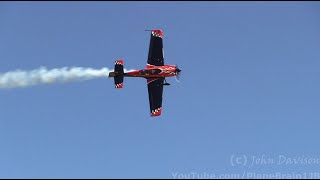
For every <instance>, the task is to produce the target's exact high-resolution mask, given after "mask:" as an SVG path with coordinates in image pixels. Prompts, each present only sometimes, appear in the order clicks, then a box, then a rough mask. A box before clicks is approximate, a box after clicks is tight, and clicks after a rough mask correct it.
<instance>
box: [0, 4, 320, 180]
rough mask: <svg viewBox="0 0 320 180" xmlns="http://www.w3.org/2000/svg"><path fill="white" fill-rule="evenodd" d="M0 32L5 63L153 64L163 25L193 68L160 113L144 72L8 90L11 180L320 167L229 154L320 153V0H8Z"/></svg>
mask: <svg viewBox="0 0 320 180" xmlns="http://www.w3.org/2000/svg"><path fill="white" fill-rule="evenodd" d="M0 27H1V28H0V72H7V71H11V70H16V69H23V70H32V69H36V68H38V67H40V66H46V67H47V68H59V67H64V66H80V67H92V68H101V67H108V68H113V64H114V60H116V59H118V58H122V59H124V61H125V67H126V68H128V69H139V68H144V67H145V64H146V60H147V55H148V46H149V40H150V39H149V38H150V34H149V32H145V31H144V30H145V29H158V28H160V29H162V30H163V31H164V52H165V63H167V64H178V65H179V66H180V68H181V69H182V71H183V72H182V75H181V83H177V82H176V81H175V79H174V78H169V79H168V82H170V83H171V84H172V85H171V86H169V87H165V90H164V101H163V113H162V116H161V117H158V118H151V117H149V105H148V103H149V102H148V94H147V88H146V81H145V80H144V79H125V82H124V88H123V89H121V90H118V89H114V85H113V80H112V79H104V78H100V79H94V80H88V81H83V82H72V83H66V84H52V85H39V86H33V87H28V88H18V89H10V90H8V89H2V90H0V177H1V178H129V177H131V178H148V177H155V178H173V175H172V173H175V172H178V173H190V172H198V173H201V172H206V173H218V174H219V173H242V172H244V171H248V170H250V171H253V172H267V173H274V172H281V173H290V172H297V173H299V172H314V171H318V172H319V166H320V164H311V165H310V164H309V165H301V164H298V165H286V166H284V165H282V166H280V165H261V166H255V167H252V168H251V169H248V168H247V167H243V166H241V165H238V166H232V165H231V162H230V161H231V160H230V159H231V157H232V155H235V156H242V155H245V156H246V157H251V156H261V155H266V156H270V157H272V158H273V157H279V155H284V156H286V157H301V156H305V157H310V158H319V159H320V154H319V152H320V145H319V143H318V142H319V139H318V138H319V135H320V133H319V125H320V122H319V119H320V111H319V107H320V103H319V102H320V94H319V92H320V71H319V69H320V61H319V60H320V3H319V2H1V3H0Z"/></svg>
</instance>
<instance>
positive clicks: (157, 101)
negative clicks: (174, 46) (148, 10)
mask: <svg viewBox="0 0 320 180" xmlns="http://www.w3.org/2000/svg"><path fill="white" fill-rule="evenodd" d="M147 31H151V39H150V45H149V55H148V61H147V66H146V69H142V70H134V71H130V72H126V73H125V72H124V71H123V65H124V64H123V60H122V59H119V60H117V61H116V62H115V66H114V72H110V73H109V77H114V84H115V88H123V78H124V77H142V78H146V79H147V84H148V93H149V104H150V113H151V116H160V115H161V112H162V95H163V86H169V85H170V84H169V83H167V81H166V79H165V78H166V77H172V76H178V75H179V73H180V72H181V70H180V69H179V68H178V67H177V66H176V65H164V57H163V41H162V39H163V32H162V30H147Z"/></svg>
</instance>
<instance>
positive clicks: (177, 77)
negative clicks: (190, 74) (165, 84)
mask: <svg viewBox="0 0 320 180" xmlns="http://www.w3.org/2000/svg"><path fill="white" fill-rule="evenodd" d="M176 73H177V75H176V76H175V79H176V81H177V82H180V75H181V70H180V69H179V67H178V65H176Z"/></svg>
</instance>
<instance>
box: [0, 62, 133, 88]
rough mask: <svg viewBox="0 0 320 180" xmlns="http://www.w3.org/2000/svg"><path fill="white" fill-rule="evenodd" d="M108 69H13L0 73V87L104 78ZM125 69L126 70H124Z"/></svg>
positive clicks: (107, 73)
mask: <svg viewBox="0 0 320 180" xmlns="http://www.w3.org/2000/svg"><path fill="white" fill-rule="evenodd" d="M111 71H113V70H110V69H108V68H106V67H104V68H101V69H93V68H83V67H71V68H68V67H63V68H55V69H50V70H48V69H47V68H46V67H40V68H39V69H35V70H31V71H23V70H15V71H10V72H6V73H0V88H18V87H27V86H33V85H40V84H53V83H64V82H71V81H83V80H89V79H94V78H106V77H108V75H109V72H111ZM125 71H127V70H125Z"/></svg>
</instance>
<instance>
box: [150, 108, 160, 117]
mask: <svg viewBox="0 0 320 180" xmlns="http://www.w3.org/2000/svg"><path fill="white" fill-rule="evenodd" d="M161 112H162V107H159V108H157V109H154V110H152V111H151V117H154V116H160V115H161Z"/></svg>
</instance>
